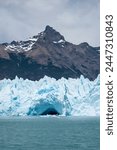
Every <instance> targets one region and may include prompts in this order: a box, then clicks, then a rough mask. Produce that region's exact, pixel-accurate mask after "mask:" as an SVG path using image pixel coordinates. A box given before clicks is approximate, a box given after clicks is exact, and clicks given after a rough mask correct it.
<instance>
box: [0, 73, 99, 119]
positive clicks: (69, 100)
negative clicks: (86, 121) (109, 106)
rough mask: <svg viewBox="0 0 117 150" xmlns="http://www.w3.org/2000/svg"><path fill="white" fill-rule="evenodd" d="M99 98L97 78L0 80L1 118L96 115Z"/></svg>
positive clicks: (97, 113)
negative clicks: (91, 79)
mask: <svg viewBox="0 0 117 150" xmlns="http://www.w3.org/2000/svg"><path fill="white" fill-rule="evenodd" d="M99 99H100V75H98V77H97V78H96V79H95V80H94V81H90V80H89V79H87V78H84V77H83V76H81V77H80V78H77V79H72V78H69V79H65V78H61V79H59V80H56V79H54V78H50V77H47V76H45V77H44V78H42V79H40V80H39V81H31V80H28V79H26V80H24V79H22V78H18V77H16V78H15V79H14V80H10V79H4V80H1V81H0V116H38V115H61V116H99Z"/></svg>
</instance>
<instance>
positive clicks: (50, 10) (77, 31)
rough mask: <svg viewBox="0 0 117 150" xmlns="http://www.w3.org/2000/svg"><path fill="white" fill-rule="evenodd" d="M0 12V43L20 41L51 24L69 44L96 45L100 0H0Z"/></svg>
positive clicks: (97, 42) (98, 32)
mask: <svg viewBox="0 0 117 150" xmlns="http://www.w3.org/2000/svg"><path fill="white" fill-rule="evenodd" d="M0 14H1V17H0V42H5V41H6V42H10V41H12V40H14V39H16V40H23V39H25V38H26V37H30V36H33V35H34V34H37V33H39V32H41V31H43V30H44V28H45V26H46V25H50V26H52V27H54V28H55V29H56V30H58V31H60V32H61V33H62V34H63V35H64V36H65V38H66V40H68V41H70V42H72V43H75V44H79V43H81V42H88V43H89V44H91V45H93V46H98V45H99V36H100V35H99V34H100V31H99V24H100V23H99V21H100V14H99V0H5V1H2V0H0Z"/></svg>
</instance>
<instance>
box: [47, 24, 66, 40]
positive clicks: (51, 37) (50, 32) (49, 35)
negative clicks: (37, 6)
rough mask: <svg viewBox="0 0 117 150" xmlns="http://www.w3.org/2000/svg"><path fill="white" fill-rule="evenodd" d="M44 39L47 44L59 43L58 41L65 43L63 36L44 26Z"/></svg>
mask: <svg viewBox="0 0 117 150" xmlns="http://www.w3.org/2000/svg"><path fill="white" fill-rule="evenodd" d="M44 39H45V40H47V41H49V42H59V41H60V40H63V41H65V39H64V36H63V35H61V34H60V33H59V32H57V31H56V30H55V29H53V28H52V27H50V26H49V25H47V26H46V28H45V31H44Z"/></svg>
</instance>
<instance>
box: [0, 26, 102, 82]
mask: <svg viewBox="0 0 117 150" xmlns="http://www.w3.org/2000/svg"><path fill="white" fill-rule="evenodd" d="M99 49H100V48H99V47H92V46H90V45H89V44H88V43H86V42H85V43H81V44H79V45H74V44H72V43H69V42H67V41H65V39H64V37H63V36H62V35H61V34H60V33H59V32H57V31H55V30H54V29H53V28H52V27H50V26H47V27H46V29H45V31H44V32H41V33H40V34H38V35H36V36H33V39H32V41H31V40H28V41H20V42H16V41H13V42H11V43H10V44H8V43H5V44H0V80H1V79H3V78H10V79H14V78H15V76H16V75H17V76H18V77H22V78H24V79H26V78H28V79H31V80H39V79H40V78H42V77H44V76H45V75H47V76H50V77H54V78H56V79H59V78H61V77H65V78H69V77H71V78H77V77H80V75H83V76H84V77H87V78H89V79H90V80H94V79H95V78H96V77H97V75H98V74H99V73H100V53H99Z"/></svg>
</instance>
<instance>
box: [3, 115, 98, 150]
mask: <svg viewBox="0 0 117 150" xmlns="http://www.w3.org/2000/svg"><path fill="white" fill-rule="evenodd" d="M99 127H100V120H99V118H98V117H87V118H85V117H83V118H81V117H34V118H1V119H0V150H99V149H100V134H99V133H100V128H99Z"/></svg>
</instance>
